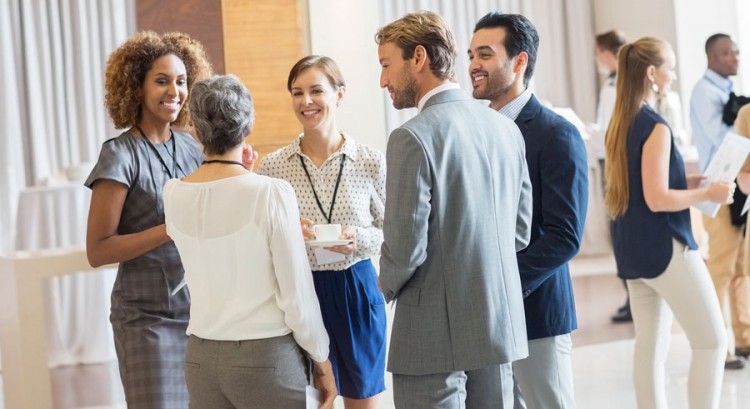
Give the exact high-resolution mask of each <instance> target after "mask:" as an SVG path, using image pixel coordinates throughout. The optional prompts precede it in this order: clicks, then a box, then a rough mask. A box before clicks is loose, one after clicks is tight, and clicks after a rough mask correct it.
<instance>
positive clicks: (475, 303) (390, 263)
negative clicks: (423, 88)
mask: <svg viewBox="0 0 750 409" xmlns="http://www.w3.org/2000/svg"><path fill="white" fill-rule="evenodd" d="M524 155H525V151H524V142H523V138H522V136H521V133H520V131H519V130H518V127H516V125H515V124H514V123H513V121H511V120H510V119H508V118H506V117H505V116H504V115H500V114H498V113H497V112H495V111H493V110H492V109H490V108H488V107H485V106H482V105H481V104H480V103H479V102H477V101H475V100H474V99H472V98H471V97H470V96H469V95H468V94H466V93H465V92H464V91H462V90H458V89H454V90H448V91H443V92H440V93H438V94H436V95H434V96H432V97H431V98H430V99H429V100H428V101H427V103H426V105H425V107H424V109H423V110H422V112H421V113H420V114H419V115H417V116H416V117H414V118H413V119H411V120H410V121H408V122H406V123H405V124H404V125H402V126H401V127H400V128H398V129H396V130H394V131H393V132H392V133H391V136H390V139H389V140H388V150H387V153H386V162H387V167H388V176H387V182H386V197H387V198H388V202H387V204H386V210H385V225H384V229H383V234H384V239H385V241H384V243H383V249H382V256H381V260H380V266H381V273H380V282H381V286H382V289H383V293H384V294H385V297H386V300H388V301H390V300H393V299H394V298H395V299H396V300H397V306H396V315H395V320H394V323H393V331H392V334H391V344H390V352H389V359H388V370H389V371H391V372H393V373H398V374H406V375H424V374H432V373H441V372H449V371H462V370H472V369H478V368H484V367H487V366H490V365H494V364H501V363H507V362H511V361H515V360H518V359H521V358H524V357H526V356H527V355H528V347H527V341H526V324H525V319H524V310H523V298H522V294H521V281H520V278H519V273H518V265H517V263H516V251H518V250H521V249H523V248H524V247H526V245H527V244H528V241H529V235H530V225H531V211H532V200H531V182H530V181H529V174H528V170H527V167H526V159H525V157H524Z"/></svg>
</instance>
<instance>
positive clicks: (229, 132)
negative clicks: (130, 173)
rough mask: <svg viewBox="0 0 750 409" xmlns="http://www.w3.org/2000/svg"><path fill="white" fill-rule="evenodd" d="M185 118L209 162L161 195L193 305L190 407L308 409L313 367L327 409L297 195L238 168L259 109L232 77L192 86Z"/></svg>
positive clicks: (322, 343) (329, 396)
mask: <svg viewBox="0 0 750 409" xmlns="http://www.w3.org/2000/svg"><path fill="white" fill-rule="evenodd" d="M190 112H191V113H192V121H193V125H194V127H195V132H196V135H197V137H198V139H199V140H200V141H201V143H202V144H203V145H204V151H205V157H206V160H205V161H204V162H203V164H202V165H201V166H200V167H199V168H198V169H197V170H196V171H195V172H194V173H192V174H190V175H188V176H186V177H184V178H182V179H171V180H170V181H168V182H167V184H166V185H165V187H164V208H165V216H166V226H167V234H168V235H169V236H170V237H171V238H172V239H173V240H174V242H175V244H176V245H177V249H178V251H179V253H180V256H181V258H182V262H183V265H184V267H185V281H186V282H187V285H188V288H189V289H190V293H191V296H192V304H191V307H190V321H189V323H188V327H187V333H188V335H189V336H190V338H189V340H188V345H187V352H186V353H185V379H186V382H187V387H188V393H189V395H190V407H191V408H193V409H197V408H207V409H208V408H240V407H241V408H258V409H260V408H290V409H291V408H301V407H304V406H305V401H306V392H305V388H306V385H308V383H309V382H308V379H307V375H308V371H307V368H308V361H307V357H309V358H310V359H312V362H313V381H314V384H315V386H316V388H317V389H319V390H320V391H321V393H322V399H321V400H322V402H323V403H322V405H321V406H320V407H321V408H332V407H333V400H334V399H335V397H336V395H337V391H336V385H335V381H334V379H333V370H332V368H331V363H330V361H329V360H328V343H329V339H328V335H327V333H326V330H325V327H324V325H323V319H322V317H321V312H320V306H319V304H318V300H317V298H316V296H315V289H314V286H313V280H312V274H311V272H310V266H309V264H308V262H307V254H306V253H305V250H304V249H305V247H304V243H303V239H302V233H301V231H300V228H299V212H298V210H297V206H296V203H297V199H296V197H295V194H294V190H293V189H292V187H291V186H290V185H289V183H287V182H286V181H283V180H279V179H272V178H269V177H265V176H261V175H257V174H254V173H251V172H250V171H249V170H248V169H246V168H245V166H246V165H245V164H243V162H246V163H247V162H248V161H247V159H248V158H247V156H248V155H247V152H249V150H248V149H247V148H246V145H245V138H246V137H247V136H249V135H250V133H251V132H252V126H253V120H254V109H253V101H252V97H251V96H250V93H249V92H248V91H247V89H246V88H245V87H244V85H242V83H241V82H240V80H239V79H238V78H237V77H235V76H233V75H226V76H216V77H211V78H208V79H206V80H203V81H200V82H198V83H196V84H195V85H194V86H193V90H192V93H191V100H190ZM250 166H251V165H250Z"/></svg>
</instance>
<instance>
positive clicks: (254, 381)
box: [185, 334, 309, 409]
mask: <svg viewBox="0 0 750 409" xmlns="http://www.w3.org/2000/svg"><path fill="white" fill-rule="evenodd" d="M308 367H309V365H308V361H307V360H306V358H305V357H304V356H303V355H302V351H301V349H300V347H299V346H298V345H297V343H296V342H295V341H294V338H292V335H291V334H289V335H284V336H281V337H275V338H266V339H258V340H247V341H212V340H206V339H201V338H198V337H196V336H193V335H191V336H190V339H189V340H188V345H187V352H186V353H185V381H186V382H187V389H188V393H189V395H190V409H235V408H238V409H239V408H242V409H256V408H257V409H267V408H278V409H304V408H305V386H306V385H307V384H308V377H307V374H308Z"/></svg>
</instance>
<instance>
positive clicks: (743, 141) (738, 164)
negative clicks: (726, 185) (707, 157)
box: [695, 132, 750, 217]
mask: <svg viewBox="0 0 750 409" xmlns="http://www.w3.org/2000/svg"><path fill="white" fill-rule="evenodd" d="M748 154H750V139H748V138H745V137H743V136H740V135H737V134H736V133H734V132H729V133H727V135H726V136H725V137H724V140H722V141H721V145H719V149H717V150H716V153H715V154H714V157H713V158H711V162H709V164H708V167H706V171H705V172H704V176H706V179H704V180H703V181H702V182H701V184H700V187H704V186H708V185H710V184H712V183H714V182H734V179H736V178H737V175H738V174H739V173H740V170H741V169H742V165H743V164H744V163H745V159H747V155H748ZM720 207H721V205H720V204H719V203H716V202H700V203H698V204H696V205H695V208H696V209H698V210H700V211H701V212H703V213H705V214H707V215H709V216H711V217H716V213H718V211H719V208H720Z"/></svg>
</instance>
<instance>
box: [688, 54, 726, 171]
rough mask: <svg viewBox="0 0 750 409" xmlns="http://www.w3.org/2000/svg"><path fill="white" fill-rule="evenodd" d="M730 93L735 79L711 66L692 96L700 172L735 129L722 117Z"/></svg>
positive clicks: (692, 124)
mask: <svg viewBox="0 0 750 409" xmlns="http://www.w3.org/2000/svg"><path fill="white" fill-rule="evenodd" d="M730 92H732V81H731V80H730V79H729V78H726V77H722V76H721V75H719V74H718V73H716V72H715V71H713V70H710V69H709V70H706V73H705V74H703V77H701V79H700V80H699V81H698V83H697V84H695V88H693V94H692V95H691V96H690V126H691V127H692V128H693V143H694V144H695V147H696V148H698V161H699V162H700V165H701V171H704V170H706V167H707V166H708V163H709V162H710V161H711V158H713V156H714V153H716V150H717V149H719V145H720V144H721V141H722V140H723V139H724V136H726V134H727V132H729V131H730V130H731V129H732V127H731V126H729V125H727V124H725V123H724V121H722V120H721V117H722V114H723V112H724V105H725V104H726V103H727V101H729V93H730Z"/></svg>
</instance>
